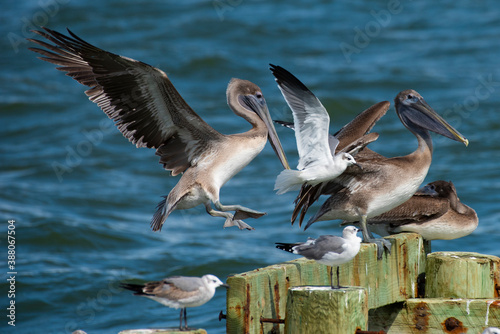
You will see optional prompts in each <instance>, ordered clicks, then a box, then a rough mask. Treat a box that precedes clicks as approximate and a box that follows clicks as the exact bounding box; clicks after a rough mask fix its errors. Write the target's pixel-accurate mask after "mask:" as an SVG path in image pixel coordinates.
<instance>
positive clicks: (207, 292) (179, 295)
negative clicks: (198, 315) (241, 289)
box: [120, 275, 229, 330]
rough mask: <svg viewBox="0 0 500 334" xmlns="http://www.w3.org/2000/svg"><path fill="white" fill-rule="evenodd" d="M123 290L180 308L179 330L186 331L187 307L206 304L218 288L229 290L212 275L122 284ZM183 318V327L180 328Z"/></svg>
mask: <svg viewBox="0 0 500 334" xmlns="http://www.w3.org/2000/svg"><path fill="white" fill-rule="evenodd" d="M120 286H121V287H122V288H124V289H127V290H131V291H134V292H135V293H134V295H135V296H143V297H147V298H150V299H153V300H155V301H157V302H158V303H161V304H163V305H165V306H167V307H171V308H176V309H178V308H180V309H181V313H180V323H179V329H180V330H187V329H188V325H187V314H186V308H187V307H196V306H201V305H203V304H205V303H206V302H208V301H209V300H210V299H212V297H213V296H214V294H215V289H216V288H217V287H219V286H223V287H225V288H229V285H227V284H225V283H222V281H221V280H220V279H219V278H218V277H217V276H214V275H204V276H202V277H188V276H172V277H167V278H165V279H163V280H161V281H154V282H147V283H145V284H128V283H122V284H120ZM182 318H184V327H182Z"/></svg>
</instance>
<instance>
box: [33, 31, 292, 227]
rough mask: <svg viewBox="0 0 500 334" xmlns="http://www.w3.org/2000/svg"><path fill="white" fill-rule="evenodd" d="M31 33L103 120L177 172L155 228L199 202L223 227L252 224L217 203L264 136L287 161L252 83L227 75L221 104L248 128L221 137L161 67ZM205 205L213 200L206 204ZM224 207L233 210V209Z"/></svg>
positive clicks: (238, 210)
mask: <svg viewBox="0 0 500 334" xmlns="http://www.w3.org/2000/svg"><path fill="white" fill-rule="evenodd" d="M43 29H44V30H45V32H43V31H35V32H36V33H37V34H38V35H40V36H42V37H45V38H46V39H47V40H48V41H50V42H52V43H53V44H50V43H47V42H44V41H40V40H34V39H30V41H32V42H34V43H36V44H38V45H41V46H43V47H45V48H46V49H48V50H50V51H48V50H45V49H39V48H30V49H31V50H32V51H34V52H37V53H39V54H41V55H42V56H43V57H40V59H42V60H45V61H48V62H51V63H54V64H56V65H60V66H61V67H58V68H57V69H58V70H62V71H65V72H66V75H69V76H70V77H72V78H73V79H75V80H76V81H78V82H79V83H81V84H83V85H85V86H89V87H91V88H90V89H89V90H87V91H86V92H85V93H86V94H87V95H88V96H89V99H90V100H91V101H92V102H94V103H96V104H97V105H98V106H99V107H100V108H101V109H102V110H103V111H104V112H105V113H106V115H108V117H109V118H111V119H112V120H113V121H114V122H115V125H116V126H117V127H118V129H119V130H120V132H121V133H122V134H123V135H124V136H125V137H126V138H127V139H128V140H129V141H131V142H132V143H133V144H135V145H136V146H137V147H148V148H155V149H156V154H157V155H159V156H160V163H162V164H163V166H164V168H165V169H166V170H169V171H171V174H172V175H174V176H175V175H178V174H180V173H183V175H182V177H181V179H180V180H179V182H178V183H177V185H176V186H175V187H174V188H173V189H172V191H171V192H170V193H169V195H168V196H166V198H165V200H162V201H161V202H160V203H159V204H158V207H157V211H156V213H155V215H154V217H153V219H152V222H151V227H152V228H153V230H154V231H158V230H160V229H161V227H162V226H163V223H164V222H165V220H166V219H167V217H168V216H169V214H170V213H171V212H172V211H173V210H179V209H189V208H193V207H195V206H198V205H200V204H203V205H204V206H205V208H206V210H207V212H208V213H209V214H210V215H212V216H215V217H224V218H226V222H225V224H224V227H226V226H238V227H239V228H240V229H244V228H247V229H252V228H251V227H250V226H249V225H247V224H245V223H244V222H243V221H242V219H245V218H248V217H251V218H258V217H261V216H262V215H264V214H265V213H263V212H258V211H255V210H251V209H248V208H245V207H243V206H241V205H222V204H221V202H220V200H219V190H220V188H221V187H222V186H223V185H224V184H225V183H226V182H227V181H228V180H229V179H231V178H232V177H233V176H234V175H236V174H237V173H238V172H239V171H240V170H241V169H242V168H243V167H245V166H246V165H247V164H248V163H249V162H250V161H252V160H253V159H254V158H255V157H256V156H257V154H258V153H259V152H260V151H261V150H262V149H263V148H264V145H265V143H266V141H267V138H268V137H269V139H270V142H271V145H272V146H273V148H274V150H275V152H276V153H277V155H278V157H279V158H280V160H281V162H282V164H283V166H284V167H285V168H289V167H288V163H287V162H286V158H285V155H284V152H283V149H282V147H281V143H280V142H279V139H278V136H277V134H276V131H275V129H274V126H273V124H272V121H271V117H270V115H269V110H268V108H267V105H266V101H265V99H264V96H263V95H262V92H261V90H260V88H259V87H258V86H257V85H255V84H253V83H251V82H249V81H246V80H240V79H232V80H231V81H230V82H229V85H228V88H227V92H226V93H227V102H228V105H229V107H230V108H231V109H232V110H233V112H234V113H235V114H236V115H238V116H240V117H242V118H244V119H245V120H246V121H248V122H249V123H250V124H251V125H252V128H251V129H250V130H249V131H247V132H245V133H238V134H233V135H224V134H221V133H219V132H217V131H216V130H214V129H213V128H212V127H211V126H210V125H208V124H207V123H206V122H205V121H204V120H203V119H202V118H201V117H200V116H198V115H197V114H196V113H195V112H194V111H193V110H192V109H191V107H190V106H189V105H188V104H187V103H186V102H185V101H184V99H183V98H182V96H181V95H180V94H179V93H178V92H177V90H176V89H175V87H174V86H173V85H172V83H171V82H170V80H169V78H168V77H167V75H166V74H165V73H164V72H162V71H161V70H159V69H157V68H155V67H152V66H150V65H147V64H145V63H142V62H139V61H136V60H133V59H130V58H127V57H122V56H119V55H116V54H113V53H110V52H107V51H104V50H102V49H99V48H97V47H95V46H93V45H91V44H89V43H87V42H85V41H84V40H82V39H81V38H79V37H77V36H76V35H75V34H73V33H72V32H71V31H69V30H68V32H69V34H70V35H71V36H66V35H63V34H61V33H58V32H56V31H53V30H50V29H48V28H43ZM211 203H213V205H214V206H215V209H217V210H215V209H214V208H212V206H211ZM226 211H235V214H234V215H233V214H231V213H228V212H226Z"/></svg>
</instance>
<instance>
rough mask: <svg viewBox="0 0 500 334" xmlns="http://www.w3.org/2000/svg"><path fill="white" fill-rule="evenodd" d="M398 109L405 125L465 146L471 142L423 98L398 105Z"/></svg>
mask: <svg viewBox="0 0 500 334" xmlns="http://www.w3.org/2000/svg"><path fill="white" fill-rule="evenodd" d="M396 103H397V102H396ZM396 107H397V108H398V115H399V117H400V119H401V121H402V122H403V123H404V124H406V125H409V122H410V123H413V124H416V125H418V126H420V127H422V128H424V129H427V130H429V131H432V132H435V133H437V134H440V135H442V136H445V137H448V138H450V139H453V140H456V141H460V142H462V143H464V144H465V146H467V145H469V140H468V139H467V138H465V137H464V136H463V135H462V134H461V133H460V132H458V131H457V130H456V129H455V128H454V127H452V126H451V125H450V124H448V122H446V121H445V120H444V119H443V118H442V117H441V116H439V114H438V113H437V112H435V111H434V109H432V107H431V106H429V105H428V104H427V102H425V100H424V99H423V98H422V97H420V96H419V97H418V99H416V100H415V102H413V103H411V104H399V106H398V103H397V105H396ZM415 111H417V112H415ZM408 121H409V122H408ZM410 127H411V126H410Z"/></svg>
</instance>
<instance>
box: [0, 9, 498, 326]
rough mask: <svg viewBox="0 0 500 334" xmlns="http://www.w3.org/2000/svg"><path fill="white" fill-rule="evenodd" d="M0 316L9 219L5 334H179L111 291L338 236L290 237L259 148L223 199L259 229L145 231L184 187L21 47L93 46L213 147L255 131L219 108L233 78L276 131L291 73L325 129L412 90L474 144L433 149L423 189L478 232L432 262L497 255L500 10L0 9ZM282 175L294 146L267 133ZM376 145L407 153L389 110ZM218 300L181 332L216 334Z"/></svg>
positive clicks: (215, 270)
mask: <svg viewBox="0 0 500 334" xmlns="http://www.w3.org/2000/svg"><path fill="white" fill-rule="evenodd" d="M0 19H1V22H2V24H1V25H0V29H1V31H0V35H1V36H2V38H1V39H0V57H1V59H2V69H1V71H0V77H1V80H0V92H1V93H0V105H1V113H0V117H1V124H2V131H1V134H0V136H1V143H2V145H1V146H0V154H1V158H2V159H1V161H2V172H1V174H0V178H1V182H0V187H1V188H0V190H1V191H0V210H1V211H0V212H1V213H2V220H3V221H2V222H1V226H2V228H1V231H0V233H1V234H2V237H0V245H1V248H2V249H3V250H2V251H1V252H0V253H1V254H2V255H1V258H0V263H2V272H1V275H2V277H3V279H2V281H1V284H0V296H1V298H2V309H4V310H5V307H4V306H6V305H8V303H9V302H10V300H12V298H8V291H9V289H10V284H9V283H8V282H7V280H6V279H7V278H9V277H10V275H9V274H7V273H8V272H9V269H8V267H7V260H8V254H7V233H8V225H9V224H8V221H9V220H15V223H14V226H15V233H16V235H15V237H16V239H15V240H16V244H15V246H16V263H15V270H16V272H17V274H16V275H15V276H16V280H15V292H16V296H15V302H16V304H15V305H16V319H15V325H16V326H15V327H13V326H10V325H8V323H7V322H8V321H9V319H8V318H7V317H6V316H5V315H3V313H6V312H7V311H3V313H2V316H1V318H0V319H2V320H0V321H1V322H0V328H1V329H0V332H2V333H14V332H16V333H31V332H33V331H34V330H36V331H37V332H44V333H71V331H73V330H75V329H77V328H80V329H83V330H85V331H87V332H88V333H117V332H118V331H120V330H123V329H130V328H146V327H165V326H169V327H175V326H177V324H178V312H177V311H175V310H171V309H167V308H165V307H162V306H161V305H159V304H157V303H155V302H153V301H150V300H147V299H145V298H139V297H134V296H132V294H131V293H129V292H128V291H120V290H119V289H118V288H117V284H118V283H119V282H122V281H135V282H139V281H146V280H157V279H161V278H163V277H166V276H169V275H196V276H201V275H203V274H206V273H211V274H214V275H217V276H218V277H220V278H221V279H222V280H225V279H226V278H227V276H228V275H230V274H233V273H240V272H244V271H248V270H252V269H255V268H259V267H263V266H266V265H269V264H272V263H277V262H283V261H287V260H290V259H292V258H293V256H292V255H290V254H288V253H285V252H282V251H279V250H277V249H275V248H274V242H278V241H284V242H292V241H301V240H304V239H305V238H306V237H308V236H311V237H316V236H318V235H320V234H338V233H340V230H341V229H340V228H339V226H338V223H337V222H322V223H317V224H315V225H314V226H313V227H311V228H310V229H309V230H308V231H307V232H303V231H301V230H300V229H299V227H298V226H291V225H290V223H289V217H290V214H291V210H292V208H293V204H292V202H293V199H294V195H295V194H293V193H288V194H285V195H282V196H277V195H275V194H274V192H273V184H274V179H275V177H276V175H277V174H278V173H279V172H280V170H281V166H280V164H279V162H278V160H277V159H276V158H275V156H274V152H273V151H272V149H271V148H270V147H269V145H268V146H266V148H265V149H264V151H263V152H262V153H261V154H260V155H259V156H258V157H257V158H256V159H255V160H254V161H253V162H252V163H251V164H250V165H249V166H247V167H246V168H245V169H244V170H243V171H242V172H241V173H240V174H238V175H237V176H236V177H235V178H234V179H232V180H231V181H229V182H228V183H227V184H226V185H225V186H224V187H223V188H222V191H221V201H222V202H223V203H229V204H230V203H239V204H242V205H245V206H248V207H251V208H255V209H257V210H261V211H266V212H267V213H268V215H267V216H264V217H262V218H260V219H259V220H248V221H247V222H248V223H249V224H251V225H252V226H254V227H255V228H256V230H255V231H240V230H237V229H235V228H228V229H225V230H223V229H222V228H221V227H222V224H223V221H222V220H221V219H216V218H211V217H209V216H208V215H207V214H206V213H205V211H204V209H203V208H201V207H200V208H196V209H192V210H189V211H176V212H174V213H173V214H172V215H171V216H170V217H169V219H168V220H167V222H166V225H165V226H164V228H163V230H162V232H161V233H153V232H152V231H151V230H150V228H149V221H150V219H151V216H152V214H153V213H154V210H155V206H156V204H157V202H158V201H159V200H160V199H161V198H160V196H161V195H166V194H168V192H169V191H170V189H171V188H172V187H173V186H174V185H175V183H176V182H177V178H174V177H170V176H168V173H167V172H166V171H164V170H163V169H162V168H161V165H159V164H158V160H157V157H156V156H155V155H154V151H153V150H148V149H136V148H135V147H134V146H133V145H131V144H130V143H129V142H128V141H127V140H126V139H125V138H123V137H122V135H121V134H120V133H119V132H118V131H117V130H116V129H115V128H114V126H113V124H112V122H111V121H110V120H109V119H107V118H106V116H105V115H104V113H102V112H101V111H100V110H99V109H98V108H97V107H96V106H95V105H93V104H92V103H91V102H89V101H88V99H87V97H86V96H85V94H83V91H84V87H82V86H80V85H79V84H78V83H76V82H74V81H73V80H72V79H70V78H68V77H66V76H64V75H63V73H60V72H58V71H56V70H54V66H52V65H51V64H48V63H45V62H42V61H40V60H38V59H36V55H35V54H34V53H32V52H30V51H28V50H27V47H29V46H31V45H30V43H28V42H27V41H26V39H25V38H32V37H34V35H33V33H31V32H30V30H31V29H35V28H36V27H37V26H40V25H44V26H48V27H50V28H52V29H55V30H59V31H63V30H64V29H65V28H66V27H68V28H70V29H71V30H72V31H74V32H75V33H77V34H78V35H79V36H80V37H82V38H84V39H85V40H87V41H89V42H90V43H93V44H95V45H97V46H99V47H101V48H104V49H106V50H109V51H112V52H114V53H118V54H121V55H125V56H128V57H131V58H134V59H138V60H141V61H143V62H146V63H148V64H151V65H153V66H156V67H159V68H161V69H162V70H164V71H165V72H166V73H167V74H168V75H169V77H170V79H171V80H172V82H173V83H174V85H175V86H176V87H177V89H178V90H179V92H180V93H181V94H182V95H183V97H184V98H185V100H186V101H188V103H189V104H190V105H191V106H192V107H193V109H194V110H196V111H197V112H198V113H199V114H200V116H202V117H203V118H204V119H205V120H206V121H207V122H208V123H209V124H210V125H212V126H213V127H214V128H215V129H217V130H219V131H220V132H223V133H236V132H243V131H246V130H247V129H248V124H247V123H246V122H245V121H244V120H242V119H240V118H238V117H235V116H234V115H233V114H232V113H231V111H230V110H229V109H228V107H227V104H226V99H225V89H226V85H227V83H228V81H229V80H230V78H231V77H239V78H242V79H248V80H251V81H253V82H255V83H256V84H258V85H259V86H260V87H261V88H262V90H263V92H264V94H265V96H266V100H267V103H268V105H269V108H270V110H271V113H272V116H273V118H275V119H288V120H290V119H291V115H290V112H289V110H288V109H287V107H286V104H285V102H284V100H283V98H282V97H281V94H280V92H279V90H278V89H277V87H276V84H275V82H274V80H273V77H272V75H271V73H270V71H269V70H268V64H269V63H273V64H277V65H281V66H283V67H285V68H287V69H288V70H290V71H291V72H292V73H294V74H295V75H297V76H298V77H299V78H300V79H301V80H302V81H303V82H304V83H305V84H306V85H308V87H309V88H310V89H311V90H312V91H313V92H314V93H315V94H316V95H317V96H318V97H319V98H320V99H321V101H322V102H323V104H324V105H325V106H326V108H327V109H328V110H329V111H330V113H331V120H332V131H334V130H336V129H338V128H340V127H341V126H342V125H344V124H345V123H347V122H348V121H350V120H351V119H352V118H353V117H354V116H355V115H357V114H358V113H359V112H360V111H362V110H364V109H365V108H367V107H369V106H370V105H372V104H374V103H376V102H379V101H382V100H389V101H391V102H392V100H393V99H394V97H395V96H396V94H397V93H398V92H399V91H401V90H403V89H408V88H413V89H415V90H417V91H418V92H420V93H421V94H422V95H423V96H424V97H425V99H426V101H427V102H428V103H429V104H430V105H431V106H432V107H433V108H434V109H435V110H436V111H438V112H439V113H440V114H441V115H443V116H444V117H445V118H446V119H447V120H448V121H449V122H450V123H451V124H452V125H453V126H455V127H456V128H457V129H458V130H459V131H460V132H461V133H463V134H464V135H465V136H466V137H467V138H468V139H469V140H470V145H469V147H467V148H466V147H464V146H463V145H462V144H460V143H457V142H454V141H451V140H448V139H446V138H440V137H437V136H434V144H435V150H434V160H433V164H432V166H431V169H430V171H429V174H428V177H427V180H426V181H428V182H430V181H434V180H438V179H444V180H451V181H453V182H454V184H455V186H456V188H457V190H458V193H459V196H460V199H461V200H462V201H463V202H464V203H466V204H468V205H469V206H471V207H473V208H474V209H475V210H476V211H477V213H478V216H479V221H480V222H479V227H478V228H477V230H476V231H475V232H474V233H472V234H471V235H470V236H467V237H465V238H462V239H458V240H451V241H434V242H433V243H432V249H433V251H444V250H446V251H473V252H480V253H485V254H492V255H497V256H500V242H499V240H500V232H499V231H498V221H499V220H500V207H499V203H500V193H499V188H500V144H499V142H500V117H499V114H498V112H499V110H498V109H499V107H498V105H500V94H499V92H500V70H499V67H498V59H500V28H499V27H500V10H499V9H498V6H497V3H496V2H494V1H492V0H482V1H475V2H470V1H460V0H458V1H440V2H432V3H431V2H416V1H398V0H389V1H355V2H352V1H335V2H330V1H321V0H317V1H309V2H307V3H305V2H301V1H296V0H292V1H250V0H210V1H201V0H190V1H152V0H151V1H143V2H140V3H138V2H135V1H130V0H121V1H108V2H100V3H92V2H81V1H70V0H37V1H23V2H18V3H16V4H10V6H9V7H7V8H4V9H3V10H2V12H1V13H0ZM277 130H278V132H279V134H280V137H281V139H282V142H283V145H284V147H285V149H286V151H287V154H288V157H289V159H290V160H291V162H292V164H295V163H296V161H297V154H296V148H295V139H294V137H293V133H291V132H290V131H287V130H286V129H282V128H279V129H277ZM375 130H376V131H377V132H379V133H380V134H381V136H380V139H379V140H378V141H377V142H375V143H373V144H372V145H371V147H372V148H373V149H375V150H376V151H378V152H380V153H382V154H384V155H387V156H397V155H404V154H407V153H409V152H411V151H413V150H414V149H415V148H416V145H417V144H416V140H415V137H414V136H413V135H412V134H411V133H410V132H408V131H407V130H406V128H404V126H403V125H402V124H401V123H400V121H399V119H398V117H397V116H396V115H395V113H394V110H393V108H391V109H390V111H389V112H388V114H387V115H386V116H385V117H384V118H383V119H381V120H380V121H379V123H378V124H377V125H376V127H375ZM220 310H225V292H224V291H222V290H218V291H217V293H216V295H215V297H214V299H213V300H211V301H210V302H209V303H207V304H205V305H204V306H201V307H198V308H195V309H190V310H188V317H189V324H190V326H192V327H201V328H205V329H207V330H208V332H209V333H224V332H225V323H224V322H219V321H218V314H219V311H220Z"/></svg>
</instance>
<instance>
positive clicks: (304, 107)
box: [270, 64, 356, 195]
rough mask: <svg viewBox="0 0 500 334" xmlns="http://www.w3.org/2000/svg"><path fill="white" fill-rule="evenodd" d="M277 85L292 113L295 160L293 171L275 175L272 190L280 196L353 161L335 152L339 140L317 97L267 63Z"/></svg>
mask: <svg viewBox="0 0 500 334" xmlns="http://www.w3.org/2000/svg"><path fill="white" fill-rule="evenodd" d="M270 66H271V71H272V73H273V75H274V76H275V78H276V82H277V83H278V87H279V89H280V90H281V93H282V94H283V97H284V98H285V100H286V102H287V104H288V106H289V107H290V109H291V110H292V113H293V123H294V126H293V127H294V129H295V138H296V141H297V150H298V152H299V163H298V165H297V170H291V169H285V170H283V171H282V172H281V173H280V174H279V175H278V177H277V178H276V184H275V186H274V190H277V194H278V195H281V194H284V193H286V192H288V191H291V190H298V189H300V187H301V186H302V185H303V184H307V185H316V184H319V183H322V182H326V181H330V180H332V179H334V178H336V177H337V176H339V175H340V174H342V173H343V172H344V170H345V169H346V168H347V167H348V166H351V165H356V161H355V160H354V158H353V157H352V155H351V154H349V153H347V152H339V153H335V149H336V148H337V146H338V144H339V140H338V139H337V138H335V137H333V136H330V135H329V127H330V116H329V115H328V112H327V111H326V109H325V107H324V106H323V105H322V104H321V102H320V100H319V99H318V98H317V97H316V96H315V95H314V94H313V93H312V92H311V91H310V90H309V89H308V88H307V87H306V86H305V85H304V84H303V83H302V82H300V81H299V80H298V79H297V78H296V77H295V76H293V75H292V74H291V73H290V72H288V71H287V70H285V69H284V68H282V67H280V66H275V65H272V64H271V65H270Z"/></svg>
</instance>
